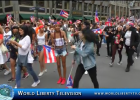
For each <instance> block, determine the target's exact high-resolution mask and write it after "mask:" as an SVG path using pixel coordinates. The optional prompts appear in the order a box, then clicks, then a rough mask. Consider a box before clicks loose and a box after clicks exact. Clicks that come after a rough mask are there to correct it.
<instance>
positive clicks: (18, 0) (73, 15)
mask: <svg viewBox="0 0 140 100" xmlns="http://www.w3.org/2000/svg"><path fill="white" fill-rule="evenodd" d="M36 6H39V7H42V8H44V10H38V14H39V17H43V18H44V19H48V18H49V16H50V15H51V16H52V17H54V18H55V19H64V18H63V17H61V16H59V13H60V11H61V10H62V9H63V10H65V11H67V12H68V13H69V19H75V20H77V19H80V20H83V19H87V20H93V19H94V16H95V12H96V11H97V12H98V16H99V18H100V19H101V20H105V18H106V17H107V16H114V17H115V16H116V15H117V16H123V15H129V8H128V4H127V2H126V1H95V0H91V1H89V0H88V1H86V0H72V1H64V0H61V1H59V0H56V1H54V0H48V1H47V0H33V1H29V0H14V1H12V0H5V1H4V0H3V1H0V20H1V21H3V20H4V19H5V20H6V15H7V14H12V15H13V16H14V18H15V19H16V20H17V21H21V20H29V19H30V16H31V15H35V16H36V11H35V10H31V9H30V8H32V7H36Z"/></svg>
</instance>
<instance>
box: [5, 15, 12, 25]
mask: <svg viewBox="0 0 140 100" xmlns="http://www.w3.org/2000/svg"><path fill="white" fill-rule="evenodd" d="M6 17H7V25H8V24H9V22H10V20H11V19H12V15H11V14H7V16H6Z"/></svg>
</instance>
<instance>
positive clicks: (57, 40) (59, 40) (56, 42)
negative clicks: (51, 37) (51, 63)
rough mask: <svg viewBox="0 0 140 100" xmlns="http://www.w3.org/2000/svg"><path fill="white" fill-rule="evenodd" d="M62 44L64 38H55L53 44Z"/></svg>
mask: <svg viewBox="0 0 140 100" xmlns="http://www.w3.org/2000/svg"><path fill="white" fill-rule="evenodd" d="M64 44H65V43H64V38H57V39H55V46H63V45H64Z"/></svg>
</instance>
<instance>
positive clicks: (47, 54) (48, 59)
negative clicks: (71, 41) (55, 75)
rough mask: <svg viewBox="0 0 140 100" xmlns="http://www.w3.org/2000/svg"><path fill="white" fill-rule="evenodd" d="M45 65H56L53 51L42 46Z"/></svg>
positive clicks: (48, 47)
mask: <svg viewBox="0 0 140 100" xmlns="http://www.w3.org/2000/svg"><path fill="white" fill-rule="evenodd" d="M43 50H44V60H45V63H56V57H55V51H54V49H52V48H51V47H50V46H46V45H44V46H43Z"/></svg>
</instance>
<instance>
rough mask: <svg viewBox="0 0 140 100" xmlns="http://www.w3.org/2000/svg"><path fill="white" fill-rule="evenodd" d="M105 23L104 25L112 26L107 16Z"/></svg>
mask: <svg viewBox="0 0 140 100" xmlns="http://www.w3.org/2000/svg"><path fill="white" fill-rule="evenodd" d="M105 25H106V26H112V24H111V19H110V18H108V20H107V22H105Z"/></svg>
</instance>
